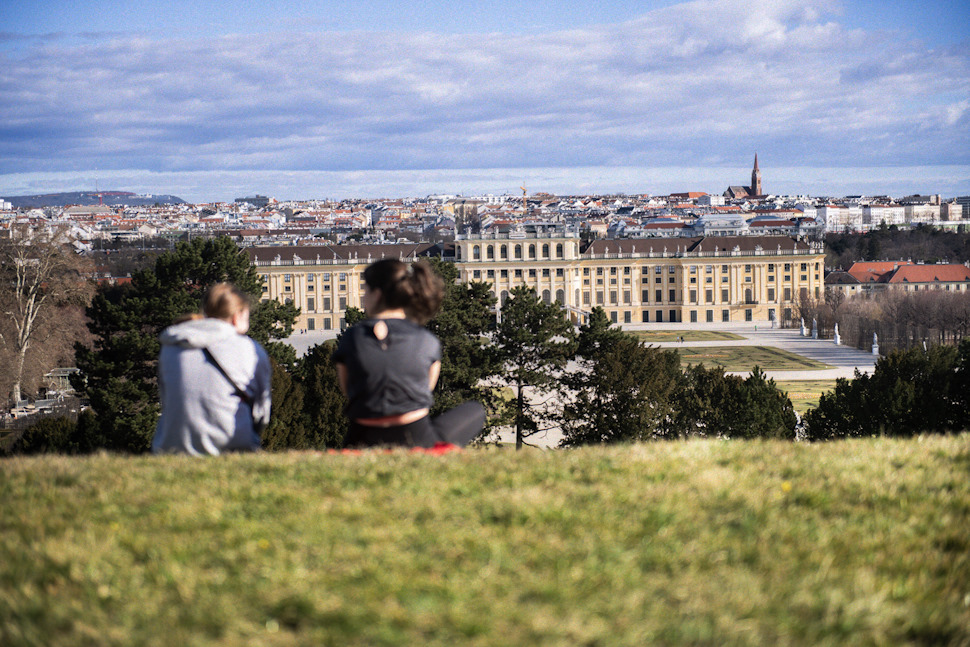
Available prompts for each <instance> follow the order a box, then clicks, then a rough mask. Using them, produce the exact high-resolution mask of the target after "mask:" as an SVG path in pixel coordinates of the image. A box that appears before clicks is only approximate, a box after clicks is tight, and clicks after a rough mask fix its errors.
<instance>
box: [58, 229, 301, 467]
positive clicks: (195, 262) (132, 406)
mask: <svg viewBox="0 0 970 647" xmlns="http://www.w3.org/2000/svg"><path fill="white" fill-rule="evenodd" d="M220 281H229V282H231V283H234V284H235V285H236V286H237V287H239V288H240V289H241V290H242V291H243V292H246V293H247V294H249V295H250V297H251V298H252V299H253V301H254V303H255V305H254V306H253V308H252V315H251V317H250V335H251V336H252V337H253V338H254V339H256V340H257V341H260V342H261V343H263V344H264V345H267V351H268V352H269V353H270V355H271V357H274V358H282V359H283V361H284V362H290V363H291V364H292V363H295V353H294V351H293V350H292V349H291V348H289V347H287V346H286V345H285V344H281V343H278V342H276V341H275V340H278V339H280V338H282V337H285V336H287V335H289V334H290V332H292V329H293V322H294V320H295V318H296V315H297V313H298V310H297V309H296V308H294V307H293V306H292V305H282V304H279V303H277V302H273V301H264V302H256V300H257V299H258V298H259V296H260V295H261V294H262V281H261V279H260V277H259V275H258V274H257V273H256V270H255V268H254V267H253V266H252V265H250V263H249V259H248V257H247V256H246V255H245V254H244V253H242V252H241V251H240V250H239V249H238V248H237V247H236V245H235V243H233V242H232V240H231V239H229V238H227V237H222V238H215V239H194V240H192V241H190V242H182V243H179V244H178V245H177V246H176V248H175V250H173V251H172V252H169V253H166V254H162V255H161V256H159V257H158V259H157V260H156V262H155V267H154V268H152V269H144V270H141V271H139V272H136V273H135V275H134V276H133V277H132V281H131V283H129V284H123V285H106V286H101V287H100V288H99V289H98V292H97V294H96V295H95V297H94V299H93V300H92V302H91V306H90V307H89V308H88V309H87V315H88V319H89V321H90V323H89V324H88V327H89V329H90V331H91V333H92V334H93V335H94V343H93V344H92V346H91V347H87V346H83V345H80V344H79V345H77V346H76V347H75V356H76V362H77V367H78V368H80V369H81V376H79V377H78V378H76V379H75V388H77V389H78V390H86V392H87V394H88V396H89V397H90V399H91V406H92V408H94V410H95V412H96V413H97V417H96V421H97V422H96V425H93V427H96V429H95V428H90V429H89V430H88V431H89V433H92V434H94V435H95V436H96V437H98V438H99V439H101V440H100V441H99V442H101V443H102V445H101V446H104V447H106V448H107V449H113V450H116V451H126V452H136V453H137V452H143V451H147V450H148V448H149V446H150V444H151V438H152V435H153V434H154V428H155V423H156V421H157V419H158V412H159V405H158V385H157V382H156V375H157V371H158V353H159V343H158V335H159V333H160V332H161V331H162V330H163V329H164V328H165V327H167V326H168V325H170V324H171V323H172V321H173V320H174V319H175V318H176V317H178V316H180V315H182V314H185V313H188V312H198V311H199V309H200V307H201V303H202V296H203V294H204V293H205V291H206V290H207V289H208V288H209V286H210V285H212V284H214V283H217V282H220Z"/></svg>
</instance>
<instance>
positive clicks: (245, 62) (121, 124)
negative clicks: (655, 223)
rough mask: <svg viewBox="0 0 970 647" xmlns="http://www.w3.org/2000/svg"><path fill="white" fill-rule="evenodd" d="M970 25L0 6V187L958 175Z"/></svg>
mask: <svg viewBox="0 0 970 647" xmlns="http://www.w3.org/2000/svg"><path fill="white" fill-rule="evenodd" d="M10 5H16V6H10ZM755 7H756V8H755ZM967 25H970V9H968V7H967V3H965V2H963V1H956V0H953V1H949V0H941V1H937V2H933V1H929V2H916V1H909V0H905V1H903V0H896V1H893V0H889V1H887V2H868V1H867V2H838V1H834V0H763V1H762V2H758V3H752V2H740V1H736V0H696V1H692V2H685V3H678V2H668V1H641V2H631V1H620V0H617V1H612V2H610V1H605V2H596V3H592V2H589V1H588V0H587V1H585V2H571V1H569V2H548V1H547V2H542V1H535V2H516V3H509V2H488V1H481V2H474V3H471V2H469V3H465V2H443V1H434V2H432V1H415V2H411V3H400V2H379V1H376V0H363V1H359V2H353V3H350V2H348V3H337V2H313V1H305V2H275V3H265V2H212V1H209V0H195V1H193V2H188V1H181V0H180V1H177V2H157V3H155V2H153V3H149V2H138V1H128V2H119V1H115V0H101V1H99V2H93V1H90V2H89V1H87V0H81V1H76V2H35V3H3V4H2V5H0V195H20V194H25V193H42V192H51V191H60V190H75V189H88V188H94V185H95V184H96V183H97V184H98V186H99V187H100V188H102V189H105V188H110V189H119V190H131V191H136V192H153V193H174V194H177V195H181V196H182V197H184V198H186V199H189V200H199V201H201V200H214V199H222V200H225V199H232V198H233V197H237V196H239V195H243V194H251V193H255V192H259V193H263V194H268V195H274V196H276V197H278V198H281V199H288V198H314V197H318V198H323V197H351V196H361V197H376V196H397V195H424V194H427V193H437V192H441V193H457V192H461V193H465V194H469V193H478V192H494V193H502V192H517V187H518V186H519V185H521V184H522V183H523V182H524V183H525V184H526V185H527V186H528V187H529V188H530V190H533V189H534V190H536V191H543V190H544V191H551V192H557V193H572V192H577V193H579V192H612V191H621V192H627V193H634V192H636V193H665V192H670V191H686V190H699V191H708V192H721V191H723V190H724V188H725V187H726V186H727V185H728V184H739V183H743V182H744V181H745V180H746V178H747V175H748V173H749V170H750V164H751V158H752V157H753V154H754V152H755V151H757V152H758V154H759V159H760V161H761V167H762V173H763V176H764V179H765V186H766V189H767V190H769V191H776V192H780V193H792V194H824V195H835V196H838V195H846V194H854V193H868V194H875V193H889V194H894V195H905V194H909V193H916V192H923V193H927V192H934V193H942V194H944V195H945V196H953V195H957V194H960V195H965V194H968V193H970V32H968V31H967V29H966V27H967Z"/></svg>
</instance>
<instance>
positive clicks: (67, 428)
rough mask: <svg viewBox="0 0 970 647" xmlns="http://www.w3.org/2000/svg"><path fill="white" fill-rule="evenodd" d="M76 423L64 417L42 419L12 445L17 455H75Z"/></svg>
mask: <svg viewBox="0 0 970 647" xmlns="http://www.w3.org/2000/svg"><path fill="white" fill-rule="evenodd" d="M76 428H77V423H75V422H74V421H73V420H71V419H70V418H66V417H64V416H57V417H50V418H44V419H42V420H38V421H37V422H35V423H34V424H32V425H31V426H29V427H27V428H26V429H24V431H23V434H22V435H21V436H20V438H19V439H18V440H17V442H16V443H14V446H13V452H14V453H17V454H76V453H77V448H76V445H75V438H74V434H75V430H76Z"/></svg>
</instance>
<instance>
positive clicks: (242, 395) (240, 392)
mask: <svg viewBox="0 0 970 647" xmlns="http://www.w3.org/2000/svg"><path fill="white" fill-rule="evenodd" d="M202 352H203V353H205V357H206V359H208V360H209V361H210V362H212V365H213V366H215V367H216V368H217V369H219V372H220V373H222V376H223V377H225V378H226V379H227V380H229V384H231V385H232V387H233V388H234V389H236V395H238V396H239V399H240V400H242V401H243V402H245V403H246V404H248V405H249V406H250V407H251V406H253V399H252V398H251V397H249V395H248V394H247V393H246V392H245V391H243V390H242V389H240V388H239V385H238V384H236V381H235V380H234V379H232V378H231V377H229V374H228V373H226V369H224V368H222V364H220V363H219V362H217V361H216V358H215V357H213V356H212V353H210V352H209V349H208V348H203V349H202Z"/></svg>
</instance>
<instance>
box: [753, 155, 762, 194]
mask: <svg viewBox="0 0 970 647" xmlns="http://www.w3.org/2000/svg"><path fill="white" fill-rule="evenodd" d="M751 195H764V192H763V191H762V190H761V171H760V170H758V154H757V153H755V154H754V169H752V171H751Z"/></svg>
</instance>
